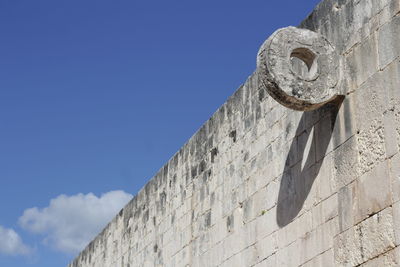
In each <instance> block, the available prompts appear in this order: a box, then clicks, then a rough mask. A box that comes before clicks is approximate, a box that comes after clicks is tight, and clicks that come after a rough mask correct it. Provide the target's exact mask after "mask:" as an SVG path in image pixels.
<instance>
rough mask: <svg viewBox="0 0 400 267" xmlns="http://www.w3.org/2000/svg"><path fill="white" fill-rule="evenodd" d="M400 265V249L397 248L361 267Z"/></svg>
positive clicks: (391, 266) (393, 266) (392, 266)
mask: <svg viewBox="0 0 400 267" xmlns="http://www.w3.org/2000/svg"><path fill="white" fill-rule="evenodd" d="M399 265H400V248H398V247H397V248H395V249H393V250H390V251H388V252H387V253H385V254H383V255H380V256H379V257H377V258H375V259H372V260H369V261H367V262H366V263H363V264H361V265H360V266H361V267H376V266H385V267H395V266H399Z"/></svg>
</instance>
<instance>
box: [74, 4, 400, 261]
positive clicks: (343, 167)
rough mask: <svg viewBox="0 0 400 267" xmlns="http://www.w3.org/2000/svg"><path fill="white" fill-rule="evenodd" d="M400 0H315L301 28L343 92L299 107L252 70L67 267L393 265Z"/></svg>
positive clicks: (398, 209)
mask: <svg viewBox="0 0 400 267" xmlns="http://www.w3.org/2000/svg"><path fill="white" fill-rule="evenodd" d="M399 12H400V0H347V1H346V0H325V1H323V2H321V3H320V4H319V5H318V6H317V7H316V9H315V10H314V11H313V13H312V14H311V15H310V16H309V17H308V18H307V19H306V20H305V21H304V22H303V23H302V24H301V26H300V27H303V28H307V29H311V30H313V31H317V32H320V33H321V34H323V35H324V36H325V37H326V38H327V39H328V40H329V41H330V42H331V43H332V44H334V45H335V46H336V48H337V49H338V51H339V54H340V56H341V57H342V59H343V62H344V64H343V68H341V71H342V73H341V77H342V82H341V91H342V92H343V94H344V95H345V98H344V100H343V101H341V102H340V103H332V104H327V105H325V106H323V107H322V108H320V109H318V110H315V111H309V112H299V111H293V110H290V109H288V108H285V107H283V106H282V105H280V104H278V103H277V102H276V101H275V100H273V99H272V98H271V97H270V96H269V95H268V94H267V93H266V91H264V90H263V89H259V86H258V85H257V81H258V80H257V77H256V75H255V74H253V75H252V76H250V77H249V79H248V80H247V81H246V83H245V84H244V85H243V86H241V87H240V88H239V89H238V90H237V91H236V92H235V94H234V95H233V96H232V97H230V98H229V100H228V101H227V102H226V103H225V104H224V105H223V106H221V107H220V108H219V109H218V110H217V112H216V113H215V114H214V115H213V116H212V117H211V118H210V119H209V120H208V121H207V122H206V123H205V124H204V125H203V126H202V127H201V128H200V130H199V131H198V132H197V133H196V134H195V135H194V136H193V137H192V138H191V139H190V140H189V141H188V142H187V143H186V144H185V145H184V146H183V147H182V148H181V149H180V150H179V151H178V152H177V153H176V154H175V155H174V156H173V157H172V158H171V159H170V161H169V162H168V163H167V164H166V165H165V166H164V167H163V168H162V169H161V170H160V171H159V172H158V173H157V174H156V176H155V177H154V178H152V179H151V180H150V181H149V183H148V184H147V185H146V186H145V187H144V188H143V189H142V190H141V191H140V192H139V193H138V195H137V196H135V197H134V198H133V200H132V201H131V202H130V203H129V204H128V205H127V206H126V207H125V208H124V209H123V210H121V212H120V213H119V214H118V215H117V216H116V217H115V218H114V219H113V221H112V222H110V224H109V225H108V226H107V227H106V228H105V229H104V230H103V232H102V233H100V234H99V235H98V236H97V237H96V238H95V239H94V240H93V241H92V242H91V243H90V244H89V245H88V247H87V248H86V249H85V250H84V251H83V252H82V253H81V254H80V255H79V256H78V257H77V258H76V259H75V260H74V261H73V262H72V263H71V264H70V265H69V266H70V267H78V266H79V267H84V266H90V267H102V266H113V267H114V266H121V267H134V266H199V267H203V266H227V267H228V266H229V267H232V266H241V267H242V266H324V267H326V266H360V265H362V266H398V265H400V249H399V247H398V245H399V244H400V153H399V148H400V65H399V64H400V62H399V55H400V13H399Z"/></svg>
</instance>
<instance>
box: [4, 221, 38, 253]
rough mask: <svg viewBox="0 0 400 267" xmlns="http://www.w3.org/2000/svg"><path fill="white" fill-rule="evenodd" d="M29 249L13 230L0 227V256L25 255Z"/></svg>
mask: <svg viewBox="0 0 400 267" xmlns="http://www.w3.org/2000/svg"><path fill="white" fill-rule="evenodd" d="M30 252H31V249H30V248H29V247H28V246H27V245H25V244H24V243H23V242H22V240H21V237H20V236H19V235H18V234H17V233H16V232H15V231H14V230H13V229H9V228H5V227H3V226H1V225H0V254H5V255H27V254H29V253H30Z"/></svg>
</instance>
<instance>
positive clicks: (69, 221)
mask: <svg viewBox="0 0 400 267" xmlns="http://www.w3.org/2000/svg"><path fill="white" fill-rule="evenodd" d="M131 198H132V195H130V194H128V193H125V192H124V191H111V192H108V193H105V194H103V195H101V197H97V196H95V195H94V194H92V193H89V194H86V195H84V194H77V195H73V196H66V195H60V196H58V197H56V198H54V199H51V200H50V205H49V206H48V207H45V208H42V209H40V208H37V207H34V208H30V209H27V210H25V211H24V214H23V215H22V216H21V217H20V218H19V223H20V225H21V226H22V227H23V228H24V229H26V230H28V231H30V232H32V233H36V234H43V235H44V237H45V238H44V241H45V243H46V244H48V245H50V246H52V247H54V248H55V249H58V250H60V251H62V252H66V253H77V252H79V251H81V250H82V249H83V248H84V247H85V246H86V245H87V244H88V243H89V242H90V241H91V240H92V239H93V238H94V237H95V236H96V235H97V234H98V233H99V232H100V231H101V230H102V229H103V228H104V227H105V226H106V225H107V223H108V222H109V221H111V219H112V218H113V217H114V216H115V215H116V214H117V213H118V211H119V210H120V209H121V208H122V207H123V206H124V205H125V204H126V203H127V202H128V201H129V200H130V199H131Z"/></svg>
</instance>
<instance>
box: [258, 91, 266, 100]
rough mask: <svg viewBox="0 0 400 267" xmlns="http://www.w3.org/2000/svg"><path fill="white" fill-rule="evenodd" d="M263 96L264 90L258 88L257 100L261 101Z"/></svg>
mask: <svg viewBox="0 0 400 267" xmlns="http://www.w3.org/2000/svg"><path fill="white" fill-rule="evenodd" d="M264 97H265V90H264V89H260V90H258V100H259V101H260V102H261V101H263V100H264Z"/></svg>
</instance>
